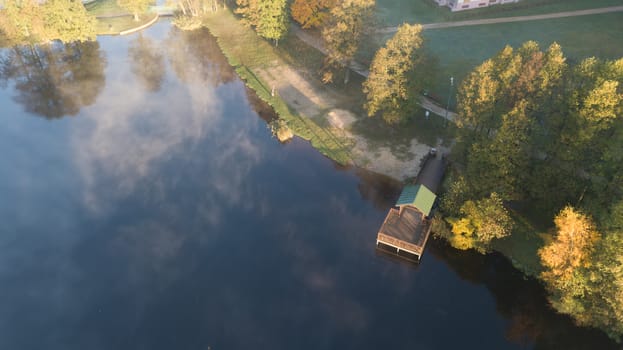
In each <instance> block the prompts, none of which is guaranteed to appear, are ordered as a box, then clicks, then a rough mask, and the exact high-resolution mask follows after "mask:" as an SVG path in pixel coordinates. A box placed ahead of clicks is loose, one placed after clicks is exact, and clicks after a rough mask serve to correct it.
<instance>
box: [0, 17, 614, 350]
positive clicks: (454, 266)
mask: <svg viewBox="0 0 623 350" xmlns="http://www.w3.org/2000/svg"><path fill="white" fill-rule="evenodd" d="M2 58H3V60H2V62H3V63H2V70H1V72H2V73H0V74H1V75H2V78H1V79H0V82H2V83H3V85H2V87H1V88H0V107H1V115H0V149H1V150H2V151H3V156H2V157H1V158H0V349H10V350H14V349H17V350H20V349H46V350H52V349H133V350H134V349H197V350H206V349H208V348H210V349H214V350H219V349H524V348H536V349H559V348H566V349H608V348H614V344H612V343H610V342H609V341H608V340H607V339H606V338H605V336H604V335H602V334H601V333H599V332H597V331H592V330H588V329H583V328H576V327H574V326H573V325H572V323H571V322H570V321H569V320H568V319H566V318H565V317H561V316H558V315H556V314H555V313H553V312H552V311H551V310H550V309H549V308H548V307H547V305H546V302H545V298H544V296H543V292H542V289H541V288H540V287H539V285H538V284H536V283H535V282H533V281H530V280H524V279H523V278H522V276H521V274H519V273H518V272H516V271H515V270H513V269H512V267H511V266H509V264H508V263H507V262H506V260H504V259H503V258H501V257H499V256H495V255H492V256H488V257H482V256H478V255H475V254H471V253H469V252H467V253H466V252H458V251H455V250H453V249H451V248H449V247H447V246H445V245H444V244H443V243H442V242H437V241H433V242H432V244H430V245H429V247H428V249H427V252H426V254H425V255H424V259H423V262H422V264H421V265H419V266H417V267H416V266H413V265H409V264H405V263H402V262H399V261H396V260H394V259H392V258H390V257H387V256H385V255H383V254H382V253H379V252H377V251H376V250H375V248H374V242H375V235H376V230H377V229H378V227H379V226H380V224H381V223H382V221H383V218H384V215H385V213H386V210H387V209H388V208H389V206H391V203H392V201H393V200H395V198H396V197H397V195H398V192H399V190H400V188H399V187H398V186H397V184H395V183H392V182H390V181H387V180H385V179H383V178H380V177H378V176H375V175H373V174H369V173H366V172H363V171H360V170H356V169H344V168H341V167H339V166H336V165H335V164H334V163H332V162H331V161H329V160H327V159H325V158H324V157H322V156H321V155H319V154H318V153H317V152H316V151H315V150H314V149H312V148H311V147H310V146H309V145H308V144H307V143H306V142H304V141H301V140H298V139H295V140H294V141H293V142H291V143H289V144H286V145H281V144H279V143H278V142H277V141H276V140H275V139H274V138H272V137H271V134H270V132H269V130H268V129H267V127H266V121H265V120H264V119H268V118H270V117H271V116H270V113H268V112H267V108H266V106H264V105H262V104H260V103H258V102H257V101H256V99H255V98H253V96H252V95H251V94H249V93H248V92H247V91H246V90H245V88H244V85H243V84H242V83H241V82H240V80H239V79H238V78H237V77H235V75H234V74H233V73H232V71H231V69H230V68H229V67H228V66H227V64H226V62H225V61H224V58H223V56H222V55H221V54H220V53H219V51H218V48H217V46H216V43H215V42H214V40H213V39H212V38H211V37H210V36H209V35H208V34H207V33H205V32H197V33H183V32H179V31H177V30H174V29H172V28H171V26H170V25H169V23H167V22H162V23H159V24H158V25H156V26H154V27H152V28H150V29H149V30H148V31H147V32H146V33H143V34H142V35H133V36H128V37H104V38H100V40H99V42H98V43H92V44H89V45H70V46H62V45H55V46H53V47H50V48H47V49H39V50H35V51H33V50H30V49H28V50H26V49H22V50H4V51H2ZM258 113H259V117H258ZM260 117H262V118H260Z"/></svg>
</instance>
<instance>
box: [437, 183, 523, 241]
mask: <svg viewBox="0 0 623 350" xmlns="http://www.w3.org/2000/svg"><path fill="white" fill-rule="evenodd" d="M460 213H461V216H460V217H459V218H454V219H449V220H448V221H449V222H450V224H451V225H452V232H453V233H454V234H455V235H456V236H455V238H454V239H455V242H456V243H458V247H459V248H462V249H468V248H474V249H476V250H478V251H480V252H486V251H488V250H489V244H490V243H491V241H492V240H494V239H500V238H504V237H506V236H508V235H510V233H511V230H512V228H513V221H512V219H511V217H510V215H509V214H508V211H507V210H506V208H504V204H503V203H502V199H501V198H500V196H499V195H498V194H497V193H495V192H494V193H491V195H490V196H489V197H485V198H483V199H480V200H477V201H471V200H468V201H466V202H465V203H464V204H463V205H462V206H461V209H460Z"/></svg>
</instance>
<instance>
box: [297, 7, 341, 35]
mask: <svg viewBox="0 0 623 350" xmlns="http://www.w3.org/2000/svg"><path fill="white" fill-rule="evenodd" d="M336 4H337V0H294V2H293V3H292V6H291V7H290V10H291V13H292V19H294V20H295V21H296V22H298V23H299V24H300V25H301V27H303V28H304V29H307V28H318V27H321V26H322V25H323V24H324V22H325V21H326V19H327V17H328V16H329V11H330V10H331V9H332V8H333V7H334V6H336Z"/></svg>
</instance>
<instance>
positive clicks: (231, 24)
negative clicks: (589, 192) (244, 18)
mask: <svg viewBox="0 0 623 350" xmlns="http://www.w3.org/2000/svg"><path fill="white" fill-rule="evenodd" d="M204 23H205V25H206V27H207V28H208V29H209V30H210V32H211V33H212V35H214V36H215V37H216V38H217V40H218V43H219V46H220V47H221V50H222V51H223V53H224V54H225V56H226V57H227V60H228V61H229V63H230V64H231V65H232V66H233V67H234V68H235V70H236V72H237V73H238V75H239V76H240V77H241V78H242V79H243V80H244V81H245V82H246V84H247V86H248V87H250V88H251V89H253V90H254V91H255V92H256V94H257V95H258V96H259V97H260V98H261V99H262V100H264V101H265V102H266V103H268V104H269V105H271V106H272V107H273V109H274V110H275V112H276V113H277V114H278V115H279V117H280V118H282V119H283V120H285V121H286V122H287V125H288V127H289V128H290V129H291V130H292V131H293V132H294V133H295V134H296V135H297V136H299V137H301V138H303V139H306V140H309V141H310V142H311V144H312V145H313V146H314V148H316V149H317V150H318V151H320V152H321V153H322V154H324V155H326V156H327V157H329V158H331V159H333V160H335V161H336V162H338V163H340V164H350V163H352V161H353V159H352V157H351V154H350V146H349V145H348V144H347V142H346V140H345V139H344V138H342V137H340V136H338V135H336V134H334V133H333V132H332V130H331V128H330V126H329V125H327V124H328V123H327V122H326V120H324V119H319V118H312V117H313V116H303V115H301V114H299V113H298V112H297V111H295V110H294V109H293V108H291V107H290V106H288V105H287V104H286V103H285V102H284V101H283V100H282V99H281V98H280V97H279V96H278V94H275V96H272V95H271V92H272V91H271V90H272V88H271V86H269V84H267V83H266V82H265V81H263V80H262V79H261V78H260V76H261V72H265V71H267V70H269V69H270V68H277V67H281V66H286V65H294V64H296V62H298V64H307V65H313V64H315V63H309V62H308V63H304V62H300V60H299V59H296V58H295V57H294V55H292V54H287V53H286V52H284V50H283V49H276V48H274V47H273V46H272V45H271V44H269V43H268V42H266V41H265V40H264V39H262V38H260V37H259V36H257V34H256V33H255V32H254V31H253V30H252V29H250V28H247V27H245V26H243V25H242V24H241V23H240V22H239V21H238V20H237V19H236V18H235V17H234V15H233V14H232V13H231V12H229V11H219V12H218V13H217V14H212V15H207V16H206V18H205V22H204ZM289 45H290V46H292V45H296V44H292V43H290V44H289ZM299 49H303V48H302V47H299ZM310 52H311V51H310ZM310 54H311V53H310ZM312 55H313V54H312ZM297 56H298V55H297ZM307 58H308V59H311V60H314V58H313V56H311V57H309V56H308V57H307ZM316 61H317V60H314V62H316Z"/></svg>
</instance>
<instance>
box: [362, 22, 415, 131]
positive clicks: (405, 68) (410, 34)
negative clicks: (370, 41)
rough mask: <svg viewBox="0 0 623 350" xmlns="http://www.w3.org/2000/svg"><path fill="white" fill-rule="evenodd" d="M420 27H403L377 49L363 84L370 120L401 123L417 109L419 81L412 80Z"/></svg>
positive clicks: (406, 25)
mask: <svg viewBox="0 0 623 350" xmlns="http://www.w3.org/2000/svg"><path fill="white" fill-rule="evenodd" d="M422 43H423V40H422V27H421V26H420V25H409V24H403V25H402V26H400V27H399V28H398V31H397V32H396V34H395V35H394V36H393V37H392V38H391V39H390V40H388V41H387V43H386V44H385V47H382V48H380V49H379V50H378V51H377V53H376V55H375V56H374V60H373V61H372V66H371V67H370V75H369V76H368V79H367V80H366V81H365V83H364V84H363V92H364V93H365V94H366V100H367V102H366V104H365V108H366V109H367V111H368V115H369V116H374V115H376V114H381V115H382V117H383V119H384V120H385V121H386V122H387V123H389V124H395V123H398V122H400V121H404V120H405V118H406V117H408V115H409V112H412V111H413V108H414V107H415V106H416V101H417V97H418V95H419V91H420V90H422V84H421V81H418V79H417V78H416V76H415V74H414V73H415V70H416V69H417V68H419V69H422V70H423V67H418V63H419V62H421V60H422V58H421V56H422V53H421V52H420V48H421V47H422Z"/></svg>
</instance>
